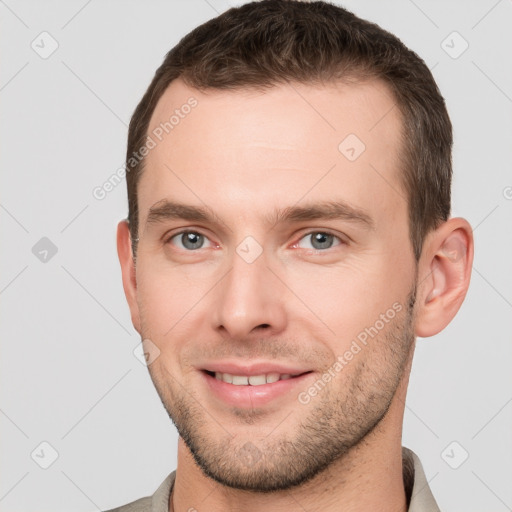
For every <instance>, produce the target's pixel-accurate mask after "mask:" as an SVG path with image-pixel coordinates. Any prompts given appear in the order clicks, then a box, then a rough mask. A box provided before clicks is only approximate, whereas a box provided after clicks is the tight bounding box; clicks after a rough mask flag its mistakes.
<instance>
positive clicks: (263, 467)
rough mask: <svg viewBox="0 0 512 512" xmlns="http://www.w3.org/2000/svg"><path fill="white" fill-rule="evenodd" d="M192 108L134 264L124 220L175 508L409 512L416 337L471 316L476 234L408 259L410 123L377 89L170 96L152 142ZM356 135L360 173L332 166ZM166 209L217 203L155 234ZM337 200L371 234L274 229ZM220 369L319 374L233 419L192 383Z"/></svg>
mask: <svg viewBox="0 0 512 512" xmlns="http://www.w3.org/2000/svg"><path fill="white" fill-rule="evenodd" d="M190 96H194V97H195V98H196V99H197V101H198V105H197V107H195V108H194V109H193V110H192V111H191V113H190V114H189V115H188V116H186V117H185V118H184V119H181V120H180V123H179V125H177V126H175V127H174V129H173V130H172V131H171V132H170V133H169V134H168V135H166V136H165V137H164V138H163V140H162V141H161V142H159V143H158V144H157V146H156V147H155V148H154V149H152V150H151V151H150V153H149V154H148V155H147V157H146V167H145V171H144V173H143V175H142V177H141V180H140V182H139V186H138V199H139V234H138V236H139V243H138V249H137V259H136V265H135V264H134V259H133V254H132V252H131V241H130V235H129V229H128V224H127V222H126V221H121V222H120V223H119V225H118V238H117V242H118V254H119V259H120V262H121V267H122V274H123V286H124V290H125V294H126V297H127V300H128V304H129V307H130V312H131V317H132V322H133V325H134V327H135V329H136V330H137V331H138V332H139V333H140V335H141V338H142V339H144V340H146V339H149V340H151V343H152V344H154V345H152V346H156V347H158V350H159V354H158V357H156V359H155V360H154V361H153V362H151V364H150V365H148V368H149V371H150V375H151V378H152V380H153V382H154V384H155V387H156V389H157V392H158V393H159V396H160V398H161V400H162V402H163V404H164V407H165V408H166V410H167V412H168V413H169V415H170V417H171V419H172V420H173V422H174V423H175V424H176V426H177V429H178V432H179V434H180V437H179V442H178V466H177V473H176V481H175V486H174V491H173V494H172V497H171V503H170V506H171V507H173V508H170V509H171V510H172V509H174V510H175V511H179V512H181V511H186V510H189V509H190V508H191V507H194V508H195V509H196V510H199V511H200V510H209V511H223V510H244V511H259V510H273V511H280V510H283V511H284V510H286V511H290V510H301V511H302V510H322V511H325V512H327V511H330V510H339V504H340V503H343V504H344V510H347V511H348V510H382V511H393V512H398V511H401V510H406V501H405V493H404V486H403V480H402V454H401V434H402V421H403V412H404V403H405V398H406V390H407V383H408V378H409V373H410V367H411V362H412V357H413V352H414V344H415V336H421V337H428V336H432V335H434V334H436V333H437V332H439V331H441V330H442V329H443V328H444V327H445V326H446V325H447V324H448V323H449V322H450V321H451V319H452V318H453V317H454V315H455V314H456V312H457V310H458V309H459V307H460V305H461V303H462V301H463V299H464V296H465V294H466V291H467V288H468V285H469V280H470V270H471V264H472V258H473V239H472V230H471V227H470V226H469V224H468V223H467V221H465V220H464V219H461V218H451V219H449V220H448V221H446V222H444V223H442V224H441V225H440V226H439V228H438V229H436V230H435V231H432V232H431V233H429V234H428V236H427V237H426V239H425V243H424V246H423V251H422V255H421V258H420V261H419V262H416V261H415V260H414V256H413V251H412V246H411V242H410V238H409V225H408V213H407V202H406V200H405V194H404V192H403V191H402V188H401V185H400V174H399V173H400V169H399V168H398V155H399V152H400V150H401V148H400V130H401V119H400V115H399V112H398V109H396V108H395V109H393V108H392V106H393V104H394V103H395V102H394V100H393V98H392V96H391V93H390V92H389V91H388V89H387V87H386V86H385V85H384V84H383V83H380V82H378V81H373V82H369V83H364V84H362V83H360V84H357V85H353V84H352V85H344V84H327V85H322V86H320V85H315V86H306V85H300V84H293V86H292V85H279V86H276V87H274V88H272V89H268V90H265V91H264V92H262V91H255V90H239V91H218V90H210V91H206V92H200V91H198V90H196V89H193V88H190V87H188V86H186V85H185V84H184V83H183V82H182V81H181V80H176V81H174V82H173V83H172V84H171V85H170V86H169V88H168V89H167V91H166V92H165V93H164V95H163V97H162V98H161V100H160V101H159V103H158V105H157V107H156V109H155V112H154V113H153V117H152V120H151V123H150V129H149V131H148V133H151V131H152V130H153V129H154V128H155V127H157V126H158V125H159V124H160V123H161V122H165V121H166V120H167V119H168V118H169V116H170V115H171V114H172V113H173V111H174V110H175V109H176V108H179V107H180V105H183V104H184V103H185V102H186V101H187V99H188V98H189V97H190ZM348 134H356V135H357V136H358V137H359V139H360V140H361V141H363V143H364V144H365V146H366V149H365V151H364V152H363V153H362V154H361V155H360V156H359V157H358V158H357V159H356V160H355V161H349V160H348V159H347V158H346V157H345V156H344V155H343V154H342V153H341V152H340V151H339V150H338V145H339V144H340V142H341V141H342V140H344V139H345V137H346V136H347V135H348ZM377 171H378V172H377ZM162 199H168V200H173V201H180V202H182V203H186V204H189V205H194V206H204V205H207V206H208V207H210V208H211V209H212V210H213V211H214V212H215V214H216V215H217V216H218V218H219V222H218V223H215V224H211V223H206V222H193V221H188V220H187V221H185V220H180V219H177V220H176V219H174V220H165V221H162V222H158V223H149V224H148V223H147V219H148V212H149V209H150V208H151V207H152V206H154V205H156V204H157V203H158V202H159V201H161V200H162ZM326 200H343V201H344V202H346V203H347V204H349V205H351V206H352V207H354V208H357V209H359V210H361V211H364V212H365V213H366V214H367V215H368V216H369V217H370V218H371V219H372V223H373V227H372V228H368V227H365V225H363V223H360V222H353V221H349V220H347V219H328V220H326V219H316V220H307V221H301V222H293V223H287V224H274V223H272V222H270V221H269V218H270V217H271V216H272V214H273V213H274V211H275V210H276V209H282V208H286V207H289V206H299V205H300V206H305V205H307V204H310V203H314V202H317V201H326ZM265 216H266V217H267V218H266V217H265ZM185 228H187V229H189V230H191V231H195V232H196V233H199V234H203V235H204V236H205V238H204V239H201V238H199V248H197V249H188V250H187V247H190V246H187V247H185V246H184V245H183V239H182V238H181V237H180V236H175V237H172V238H171V236H172V235H173V234H176V233H179V232H180V231H181V230H183V229H185ZM318 232H321V233H325V232H327V233H330V234H333V235H335V236H334V238H327V242H332V245H331V246H329V244H328V246H327V248H325V246H322V247H320V248H318V247H319V246H318V245H317V244H315V241H314V237H313V236H311V234H312V233H313V234H314V233H318ZM247 236H251V237H253V238H254V239H255V240H256V241H257V243H258V244H259V245H260V246H261V248H262V249H263V252H262V254H261V255H260V256H259V257H258V258H257V259H255V260H254V261H253V262H252V263H248V262H247V261H246V260H244V259H243V258H242V257H241V256H240V255H239V254H238V253H237V252H236V249H237V247H238V246H239V244H240V243H241V242H242V241H243V240H244V239H245V238H246V237H247ZM336 237H339V238H336ZM201 241H203V245H202V246H201ZM397 303H398V304H399V305H400V306H401V309H400V311H399V312H398V313H397V314H396V315H395V316H394V317H393V319H391V320H389V321H388V322H387V323H385V324H384V327H383V328H382V329H380V330H379V332H378V334H377V335H376V336H375V337H373V338H371V340H370V342H369V343H368V344H367V345H366V346H364V347H363V348H362V350H361V351H360V352H359V353H357V355H355V356H354V357H353V359H351V360H350V361H349V362H348V364H346V366H344V367H343V369H342V370H341V371H339V372H337V373H336V376H335V377H334V378H333V379H332V380H331V381H330V382H329V383H328V384H327V385H326V386H325V387H324V388H323V389H322V390H321V391H319V392H318V394H317V395H316V396H314V397H312V398H311V400H310V401H309V403H307V404H303V403H300V401H299V400H298V398H297V396H298V393H299V392H304V391H307V390H308V389H309V388H310V387H311V385H312V384H313V383H314V382H315V381H317V380H318V379H319V378H321V377H322V374H323V373H324V372H325V371H327V369H328V368H330V367H332V365H333V363H334V362H335V361H336V358H337V357H338V356H339V355H342V354H344V353H345V352H346V351H347V350H349V349H350V346H351V343H352V342H353V340H355V339H356V337H357V336H358V334H360V333H361V332H362V331H364V329H365V328H367V327H369V326H373V325H375V324H376V321H377V320H379V318H381V317H380V315H382V314H383V313H386V311H388V310H389V309H390V308H391V307H392V305H393V304H397ZM410 303H413V305H412V304H410ZM409 305H411V307H409ZM214 359H215V360H219V359H230V360H235V361H278V362H281V363H288V364H291V365H296V366H300V367H307V368H308V369H310V370H311V371H312V373H311V374H310V375H308V377H307V378H306V380H305V381H304V383H303V384H301V386H300V387H298V388H297V389H294V391H293V393H289V394H287V395H286V396H281V397H278V398H277V399H276V400H274V401H271V402H269V403H267V404H265V405H264V406H261V407H255V408H243V407H235V406H228V405H227V404H225V403H224V402H223V401H221V400H218V399H216V398H215V397H213V396H212V394H211V392H210V391H209V389H208V388H207V387H206V386H205V384H204V377H203V376H202V374H201V372H200V371H199V370H198V368H201V367H204V365H205V364H206V363H207V362H208V361H212V360H214ZM247 443H249V444H247ZM248 446H249V447H250V450H249V451H250V454H249V456H248V455H247V447H248Z"/></svg>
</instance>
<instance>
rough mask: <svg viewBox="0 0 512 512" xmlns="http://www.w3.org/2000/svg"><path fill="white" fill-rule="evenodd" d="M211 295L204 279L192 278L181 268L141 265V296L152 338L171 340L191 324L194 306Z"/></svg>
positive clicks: (140, 302)
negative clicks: (208, 294) (206, 295)
mask: <svg viewBox="0 0 512 512" xmlns="http://www.w3.org/2000/svg"><path fill="white" fill-rule="evenodd" d="M207 292H208V287H207V281H206V280H204V279H201V276H198V277H197V278H194V279H192V278H190V277H189V276H188V275H187V274H186V273H184V272H182V271H180V270H179V269H170V268H159V266H158V265H154V264H153V265H151V264H148V265H146V266H145V267H144V266H143V265H141V268H140V276H139V275H138V276H137V297H138V302H139V309H140V315H141V320H142V323H143V326H144V327H145V329H146V331H149V332H150V333H151V335H152V336H155V337H158V338H160V339H162V338H163V337H166V338H167V337H169V339H171V338H172V337H173V335H175V333H176V332H179V331H180V330H183V328H184V327H185V326H186V325H187V323H190V322H191V320H192V319H193V316H194V309H195V308H194V306H195V305H196V304H198V303H199V302H200V301H201V299H202V298H203V297H204V296H205V294H206V293H207Z"/></svg>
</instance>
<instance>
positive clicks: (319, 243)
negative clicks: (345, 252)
mask: <svg viewBox="0 0 512 512" xmlns="http://www.w3.org/2000/svg"><path fill="white" fill-rule="evenodd" d="M307 239H309V240H310V241H311V244H310V246H309V247H308V246H307V244H306V246H304V245H301V243H302V240H307ZM335 239H336V240H338V243H337V244H334V247H335V246H337V245H342V244H344V243H345V242H344V241H343V240H341V238H340V237H338V236H336V235H333V234H332V233H328V232H326V231H311V232H310V233H307V234H306V235H305V236H303V237H302V238H301V239H300V240H299V241H298V242H297V244H296V247H300V248H302V249H314V250H315V251H323V250H325V249H330V248H331V247H333V243H334V240H335Z"/></svg>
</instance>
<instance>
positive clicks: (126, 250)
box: [117, 220, 140, 334]
mask: <svg viewBox="0 0 512 512" xmlns="http://www.w3.org/2000/svg"><path fill="white" fill-rule="evenodd" d="M117 255H118V257H119V263H120V264H121V274H122V279H123V289H124V294H125V296H126V300H127V301H128V306H129V308H130V314H131V318H132V323H133V326H134V327H135V329H136V330H137V332H139V334H140V315H139V306H138V303H137V278H136V270H135V263H134V259H133V253H132V244H131V237H130V227H129V224H128V221H126V220H122V221H121V222H119V224H118V225H117Z"/></svg>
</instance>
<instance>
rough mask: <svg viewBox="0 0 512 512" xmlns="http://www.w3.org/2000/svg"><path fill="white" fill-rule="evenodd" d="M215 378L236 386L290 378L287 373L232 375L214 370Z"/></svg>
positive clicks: (267, 382) (268, 382) (259, 384)
mask: <svg viewBox="0 0 512 512" xmlns="http://www.w3.org/2000/svg"><path fill="white" fill-rule="evenodd" d="M215 378H216V379H219V380H223V381H224V382H228V383H229V384H235V385H236V386H247V385H249V384H250V385H251V386H261V385H262V384H270V383H272V382H277V381H278V380H285V379H289V378H291V375H290V374H289V373H283V374H280V373H266V374H263V375H251V376H250V377H248V376H247V375H232V374H231V373H221V372H215Z"/></svg>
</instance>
